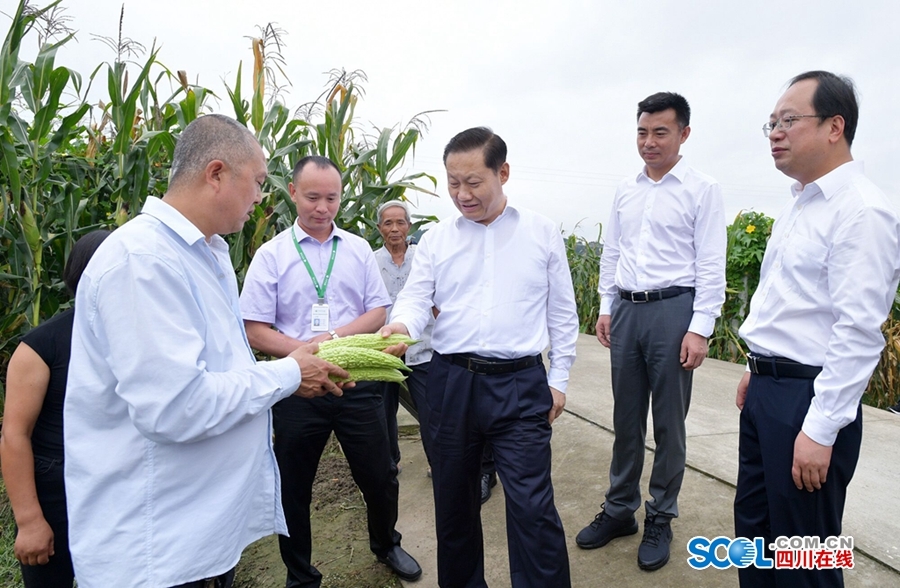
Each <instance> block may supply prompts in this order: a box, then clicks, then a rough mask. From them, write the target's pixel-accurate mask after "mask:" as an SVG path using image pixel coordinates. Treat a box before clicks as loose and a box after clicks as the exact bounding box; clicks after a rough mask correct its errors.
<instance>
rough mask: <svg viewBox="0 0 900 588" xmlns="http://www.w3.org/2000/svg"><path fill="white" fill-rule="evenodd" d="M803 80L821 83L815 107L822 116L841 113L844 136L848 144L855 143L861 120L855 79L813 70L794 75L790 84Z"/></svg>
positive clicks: (817, 88)
mask: <svg viewBox="0 0 900 588" xmlns="http://www.w3.org/2000/svg"><path fill="white" fill-rule="evenodd" d="M803 80H816V81H817V82H818V83H819V85H818V86H816V92H815V94H813V99H812V105H813V109H814V110H815V111H816V114H818V115H819V116H821V117H822V118H828V117H829V116H835V115H838V114H839V115H841V117H842V118H843V119H844V138H845V139H847V146H848V147H849V146H850V145H853V138H854V137H855V136H856V125H857V123H858V122H859V103H858V101H857V97H856V87H855V86H854V85H853V80H851V79H850V78H849V77H847V76H839V75H837V74H833V73H831V72H830V71H822V70H813V71H807V72H804V73H802V74H800V75H797V76H794V78H793V79H792V80H791V83H790V86H793V85H794V84H796V83H797V82H802V81H803Z"/></svg>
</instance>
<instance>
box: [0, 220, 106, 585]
mask: <svg viewBox="0 0 900 588" xmlns="http://www.w3.org/2000/svg"><path fill="white" fill-rule="evenodd" d="M109 234H110V233H109V231H93V232H91V233H88V234H86V235H85V236H83V237H82V238H81V239H79V240H78V242H77V243H75V246H74V247H73V248H72V252H71V254H70V255H69V259H68V261H67V262H66V267H65V270H64V272H63V280H64V281H65V283H66V287H67V288H68V289H69V292H70V293H71V295H72V296H73V297H74V296H75V290H76V288H77V287H78V280H79V279H80V278H81V274H82V272H83V271H84V268H85V267H87V264H88V261H89V260H90V259H91V256H92V255H93V254H94V252H95V251H96V250H97V248H98V247H99V246H100V243H102V242H103V240H104V239H106V237H107V236H109ZM74 315H75V309H74V308H69V309H68V310H65V311H63V312H61V313H60V314H58V315H56V316H54V317H53V318H51V319H50V320H48V321H46V322H45V323H43V324H42V325H40V326H38V327H37V328H35V329H32V330H31V331H29V332H28V333H27V334H26V335H25V336H23V337H22V339H21V342H20V343H19V346H18V347H17V348H16V350H15V352H14V353H13V355H12V357H11V358H10V360H9V367H8V369H7V372H6V408H5V410H4V414H3V433H2V435H0V460H2V466H3V480H4V482H5V483H6V489H7V492H8V493H9V501H10V504H11V505H12V509H13V515H14V516H15V520H16V543H15V556H16V559H17V560H19V563H20V564H21V566H22V579H23V581H24V583H25V587H26V588H57V587H62V586H65V587H67V588H71V586H72V585H73V581H74V577H75V575H74V572H73V570H72V558H71V556H70V555H69V545H68V526H69V525H68V518H67V516H66V491H65V486H64V484H63V400H64V398H65V395H66V377H67V376H68V372H69V352H70V350H71V343H72V319H73V317H74Z"/></svg>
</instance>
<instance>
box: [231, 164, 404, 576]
mask: <svg viewBox="0 0 900 588" xmlns="http://www.w3.org/2000/svg"><path fill="white" fill-rule="evenodd" d="M289 189H290V192H291V199H292V200H293V201H294V203H295V204H296V206H297V221H296V222H295V223H294V224H292V225H291V227H290V228H289V229H286V230H284V231H282V232H281V233H279V234H278V235H276V236H275V238H273V239H272V240H271V241H269V242H268V243H266V244H264V245H263V246H262V247H260V249H259V251H257V253H256V255H255V256H254V258H253V261H252V262H251V264H250V267H249V269H248V270H247V277H246V279H245V281H244V289H243V291H242V293H241V313H242V315H243V317H244V324H245V325H246V330H247V338H248V339H249V341H250V345H251V346H252V347H253V348H254V349H257V350H259V351H261V352H263V353H267V354H270V355H273V356H276V357H283V356H286V355H287V354H289V353H290V352H291V351H293V350H294V349H296V348H297V347H298V346H299V345H301V344H303V343H305V342H316V343H323V342H327V341H332V340H339V339H340V338H341V337H346V336H350V335H355V334H359V333H373V332H375V331H377V330H378V329H379V327H381V326H382V325H383V324H384V322H385V318H386V316H387V312H386V307H388V306H389V305H390V304H391V300H390V297H389V296H388V292H387V289H386V288H385V285H384V282H383V280H382V279H381V273H380V272H379V269H378V265H377V263H376V262H375V257H374V255H373V253H372V250H371V249H370V247H369V245H368V243H367V242H366V241H365V240H363V239H361V238H360V237H358V236H356V235H352V234H350V233H348V232H346V231H343V230H341V229H339V228H337V226H336V225H335V224H334V218H335V216H336V215H337V212H338V209H339V207H340V202H341V191H342V190H341V175H340V171H339V170H338V168H337V166H336V165H335V164H334V162H332V161H331V160H330V159H327V158H325V157H319V156H309V157H304V158H303V159H301V160H300V161H299V162H298V163H297V165H296V166H295V167H294V173H293V182H292V183H291V184H290V186H289ZM325 347H327V345H326V346H325ZM322 352H325V349H323V350H322V351H320V353H322ZM337 353H338V355H341V352H337ZM382 355H384V354H382ZM385 358H386V359H387V358H388V356H385ZM390 359H396V358H390ZM351 375H352V370H351ZM296 398H297V400H299V402H297V401H292V400H291V399H285V400H282V401H281V402H279V403H278V404H276V405H275V406H274V407H273V409H272V414H273V424H274V430H275V456H276V458H277V459H278V466H279V469H280V471H281V487H282V502H283V505H284V512H285V518H286V519H287V525H288V531H289V533H290V537H286V536H283V535H282V536H279V546H280V548H281V557H282V559H283V560H284V563H285V565H286V566H287V569H288V577H287V583H286V586H287V588H295V587H301V586H302V587H317V586H319V585H320V583H321V578H322V576H321V574H320V573H319V572H318V570H316V568H315V567H314V566H313V565H312V564H311V562H310V557H311V551H312V537H311V530H310V522H309V508H310V501H311V497H312V485H313V480H314V478H315V475H316V469H317V468H318V464H319V458H320V457H321V454H322V451H323V449H324V447H325V444H326V443H327V441H328V437H329V436H330V434H331V432H332V431H334V433H335V435H336V436H337V438H338V440H339V441H340V443H341V448H342V449H343V451H344V455H345V456H346V457H347V461H348V463H349V464H350V470H351V472H352V473H353V479H354V481H356V483H357V485H358V486H359V488H360V490H361V491H362V493H363V496H364V497H365V501H366V506H367V512H368V522H369V525H368V528H369V544H370V547H371V549H372V551H373V552H374V553H375V555H376V556H377V557H378V560H379V561H381V562H382V563H384V564H385V565H387V566H389V567H390V568H391V569H392V570H393V571H394V572H395V573H396V574H397V575H398V576H400V577H401V578H403V579H405V580H416V579H418V578H419V577H420V575H421V573H422V570H421V568H420V567H419V564H418V563H417V562H416V561H415V559H413V558H412V557H411V556H410V555H409V554H407V553H406V552H405V551H404V550H403V548H401V547H400V534H399V533H398V532H397V531H396V530H395V529H394V525H395V524H396V522H397V497H398V489H399V486H398V483H397V479H396V472H395V471H394V468H395V466H394V464H393V462H392V460H391V457H390V451H389V444H388V435H387V428H386V427H385V422H384V418H383V415H382V396H381V388H380V387H379V385H378V384H375V383H372V382H365V381H361V382H357V384H356V386H355V387H354V388H353V389H352V394H351V393H350V391H349V390H348V393H347V394H346V395H344V396H342V397H337V396H331V395H329V396H328V399H327V400H326V399H325V397H321V398H316V399H306V398H299V397H296ZM320 400H321V402H320Z"/></svg>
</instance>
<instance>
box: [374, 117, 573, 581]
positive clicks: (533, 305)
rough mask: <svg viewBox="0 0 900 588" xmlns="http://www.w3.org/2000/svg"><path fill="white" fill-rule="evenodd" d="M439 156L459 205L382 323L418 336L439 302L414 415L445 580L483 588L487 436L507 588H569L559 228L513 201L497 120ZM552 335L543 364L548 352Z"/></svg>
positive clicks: (420, 255) (565, 341) (427, 243)
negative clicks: (500, 507) (557, 495)
mask: <svg viewBox="0 0 900 588" xmlns="http://www.w3.org/2000/svg"><path fill="white" fill-rule="evenodd" d="M444 165H445V167H446V169H447V183H448V186H449V191H450V197H451V198H452V199H453V203H454V204H455V205H456V207H457V208H458V209H459V211H460V212H461V213H462V216H457V217H454V218H451V219H447V220H444V221H443V222H441V223H440V224H439V225H438V226H436V227H434V228H432V229H431V230H429V231H428V232H427V233H426V234H425V236H424V237H422V240H421V241H420V243H419V245H418V249H417V251H416V257H415V260H414V261H413V268H412V272H411V273H410V276H409V279H408V281H407V283H406V286H405V287H404V288H403V290H402V291H401V292H400V295H399V296H398V297H397V302H396V304H395V306H394V308H393V310H392V314H391V320H392V322H391V323H390V324H388V325H387V326H385V328H384V329H382V333H391V332H393V333H409V334H411V335H412V336H413V337H418V336H419V334H420V333H421V332H422V330H423V329H424V328H425V325H426V324H427V322H428V317H429V316H430V314H431V309H432V307H436V308H438V309H439V311H440V314H438V316H437V319H436V321H435V324H434V332H433V335H432V347H433V349H434V355H433V357H432V360H431V367H430V368H429V373H428V385H427V388H426V402H425V403H424V406H423V407H422V409H420V412H419V418H420V420H421V423H422V428H423V431H424V435H425V436H426V437H427V439H428V451H429V456H430V457H431V463H432V470H433V485H434V501H435V515H436V516H435V519H436V526H437V539H438V582H439V584H440V585H441V586H443V587H445V588H446V587H457V586H459V587H461V586H467V587H478V586H486V584H485V582H484V547H483V544H482V531H481V518H480V510H481V504H480V500H481V495H480V494H481V493H480V491H479V484H478V481H479V474H480V471H481V457H482V448H483V446H484V444H485V442H489V443H490V444H491V446H492V447H493V450H494V460H495V462H496V467H497V473H498V474H499V475H500V480H501V481H502V482H503V488H504V493H505V494H506V513H507V517H506V520H507V538H508V541H509V560H510V575H511V580H512V586H513V588H522V587H526V586H533V587H535V588H537V587H541V588H543V587H546V586H554V587H559V588H565V587H567V586H570V584H571V582H570V577H569V558H568V553H567V551H566V540H565V535H564V533H563V527H562V523H561V521H560V519H559V515H558V514H557V512H556V506H555V505H554V503H553V485H552V483H551V479H550V461H551V460H550V457H551V456H550V437H551V432H552V429H551V426H550V425H551V423H552V422H553V420H554V419H555V418H556V417H557V416H559V414H560V413H561V412H562V409H563V406H565V398H566V397H565V394H564V393H565V389H566V384H567V381H568V376H569V368H570V367H571V365H572V362H573V361H574V359H575V342H576V339H577V337H578V318H577V314H576V310H575V295H574V291H573V288H572V278H571V275H570V274H569V264H568V262H567V260H566V252H565V247H564V245H563V240H562V236H561V235H560V233H559V231H558V230H557V228H556V226H555V224H554V223H553V221H551V220H550V219H548V218H546V217H543V216H540V215H538V214H535V213H533V212H531V211H528V210H524V209H521V208H515V207H513V206H511V205H509V204H508V203H507V198H506V195H505V194H504V193H503V185H504V184H505V183H506V181H507V179H508V178H509V164H508V163H506V143H504V142H503V140H502V139H501V138H500V137H499V136H497V135H495V134H494V133H493V132H492V131H491V130H490V129H487V128H484V127H479V128H474V129H469V130H467V131H463V132H462V133H460V134H458V135H456V136H455V137H453V139H451V140H450V142H449V143H448V144H447V146H446V148H445V149H444ZM548 343H549V344H550V354H549V357H550V370H549V374H548V373H547V372H546V371H545V370H544V365H543V362H542V360H541V352H542V351H543V350H544V348H546V347H547V344H548ZM423 409H424V410H423Z"/></svg>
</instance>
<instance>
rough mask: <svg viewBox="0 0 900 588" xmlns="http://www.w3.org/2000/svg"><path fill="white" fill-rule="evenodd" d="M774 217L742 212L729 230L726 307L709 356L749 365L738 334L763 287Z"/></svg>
mask: <svg viewBox="0 0 900 588" xmlns="http://www.w3.org/2000/svg"><path fill="white" fill-rule="evenodd" d="M772 222H773V220H772V218H770V217H768V216H766V215H765V214H763V213H761V212H753V211H741V212H740V213H738V215H737V216H736V217H735V219H734V222H733V223H731V225H730V226H729V227H728V229H727V235H728V237H727V248H726V253H725V283H726V287H725V304H723V305H722V314H721V316H719V318H718V319H717V320H716V325H715V328H714V330H713V333H712V336H711V337H710V338H709V357H712V358H713V359H722V360H725V361H732V362H737V363H746V361H747V360H746V354H747V346H746V344H745V343H744V342H743V341H742V340H741V339H740V337H738V334H737V331H738V329H739V328H740V326H741V323H742V322H743V321H744V319H745V318H746V316H747V312H748V311H749V309H750V298H752V297H753V293H754V292H755V291H756V287H757V286H758V285H759V273H760V268H761V267H762V259H763V254H764V253H765V252H766V243H768V241H769V236H770V235H771V233H772Z"/></svg>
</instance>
